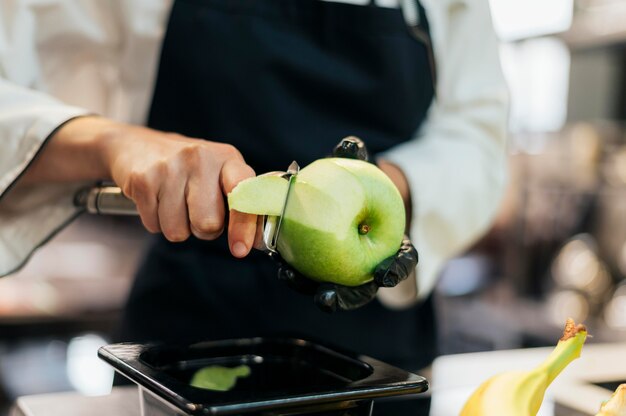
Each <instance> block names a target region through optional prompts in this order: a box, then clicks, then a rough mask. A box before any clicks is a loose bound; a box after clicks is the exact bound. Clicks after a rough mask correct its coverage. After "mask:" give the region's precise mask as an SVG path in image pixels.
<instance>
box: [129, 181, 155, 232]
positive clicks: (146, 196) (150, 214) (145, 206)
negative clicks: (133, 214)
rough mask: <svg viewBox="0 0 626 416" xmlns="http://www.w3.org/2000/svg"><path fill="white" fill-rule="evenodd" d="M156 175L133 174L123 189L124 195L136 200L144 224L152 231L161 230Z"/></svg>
mask: <svg viewBox="0 0 626 416" xmlns="http://www.w3.org/2000/svg"><path fill="white" fill-rule="evenodd" d="M154 176H155V175H150V174H144V173H142V174H133V175H132V177H131V178H130V179H129V181H128V182H127V183H126V184H125V186H124V188H123V189H122V191H123V193H124V195H125V196H126V197H128V198H130V199H132V200H133V202H135V206H136V207H137V213H138V214H139V217H140V218H141V222H142V223H143V226H144V227H145V228H146V230H148V231H149V232H151V233H159V232H161V226H160V225H159V214H158V211H157V207H158V200H157V193H158V188H157V185H156V183H157V181H156V178H155V177H154Z"/></svg>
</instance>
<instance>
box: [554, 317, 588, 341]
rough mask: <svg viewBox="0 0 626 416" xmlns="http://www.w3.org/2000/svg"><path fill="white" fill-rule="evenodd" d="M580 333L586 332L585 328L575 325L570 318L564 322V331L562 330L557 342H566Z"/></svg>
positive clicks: (581, 325)
mask: <svg viewBox="0 0 626 416" xmlns="http://www.w3.org/2000/svg"><path fill="white" fill-rule="evenodd" d="M580 332H587V327H586V326H585V325H583V324H578V325H577V324H576V323H575V322H574V320H573V319H572V318H567V321H565V329H563V336H562V337H561V339H560V340H559V341H567V340H568V339H570V338H573V337H574V336H576V334H578V333H580Z"/></svg>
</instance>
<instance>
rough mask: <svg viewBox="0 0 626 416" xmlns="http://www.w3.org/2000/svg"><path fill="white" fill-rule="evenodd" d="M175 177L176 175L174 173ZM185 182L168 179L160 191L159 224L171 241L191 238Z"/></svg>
mask: <svg viewBox="0 0 626 416" xmlns="http://www.w3.org/2000/svg"><path fill="white" fill-rule="evenodd" d="M172 176H174V177H175V175H172ZM187 212H188V210H187V202H186V201H185V184H184V183H180V181H178V180H172V179H170V180H166V182H165V183H164V184H163V185H162V188H161V191H160V192H159V206H158V215H159V224H160V225H161V230H162V231H163V235H164V236H165V238H167V239H168V240H169V241H172V242H180V241H184V240H186V239H187V238H189V235H190V234H191V231H190V230H189V219H188V213H187Z"/></svg>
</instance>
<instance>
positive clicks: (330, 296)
mask: <svg viewBox="0 0 626 416" xmlns="http://www.w3.org/2000/svg"><path fill="white" fill-rule="evenodd" d="M313 302H314V303H315V305H316V306H317V307H318V308H320V309H321V310H322V311H324V312H326V313H333V312H335V311H336V310H337V292H336V291H335V288H334V287H333V285H327V284H323V285H320V286H319V288H318V289H317V292H316V293H315V296H314V297H313Z"/></svg>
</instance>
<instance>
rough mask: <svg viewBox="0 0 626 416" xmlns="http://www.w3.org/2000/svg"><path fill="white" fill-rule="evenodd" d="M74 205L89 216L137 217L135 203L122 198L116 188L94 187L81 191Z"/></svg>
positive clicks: (121, 193) (124, 197)
mask: <svg viewBox="0 0 626 416" xmlns="http://www.w3.org/2000/svg"><path fill="white" fill-rule="evenodd" d="M74 203H75V205H76V206H79V207H82V208H85V210H86V211H87V212H88V213H90V214H100V215H138V212H137V207H136V206H135V203H134V202H133V201H132V200H131V199H129V198H127V197H126V196H124V193H123V192H122V190H121V189H120V188H118V187H117V186H96V187H93V188H91V189H85V190H82V191H80V192H79V193H78V194H77V195H76V198H75V199H74Z"/></svg>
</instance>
